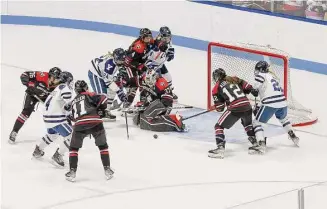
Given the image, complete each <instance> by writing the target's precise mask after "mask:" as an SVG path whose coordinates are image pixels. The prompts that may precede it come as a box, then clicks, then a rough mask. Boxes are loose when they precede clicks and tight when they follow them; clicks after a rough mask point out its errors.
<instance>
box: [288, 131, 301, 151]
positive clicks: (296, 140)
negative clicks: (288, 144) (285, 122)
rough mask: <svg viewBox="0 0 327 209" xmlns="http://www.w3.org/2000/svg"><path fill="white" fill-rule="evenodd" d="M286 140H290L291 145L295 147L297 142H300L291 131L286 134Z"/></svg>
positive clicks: (297, 144)
mask: <svg viewBox="0 0 327 209" xmlns="http://www.w3.org/2000/svg"><path fill="white" fill-rule="evenodd" d="M288 138H289V139H290V140H292V141H293V143H294V144H295V145H296V146H297V147H299V141H300V139H299V137H297V136H296V135H295V133H294V131H292V130H291V131H289V132H288Z"/></svg>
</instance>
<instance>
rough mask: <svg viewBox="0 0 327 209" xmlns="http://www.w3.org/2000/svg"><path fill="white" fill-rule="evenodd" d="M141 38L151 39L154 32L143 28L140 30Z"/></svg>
mask: <svg viewBox="0 0 327 209" xmlns="http://www.w3.org/2000/svg"><path fill="white" fill-rule="evenodd" d="M140 37H141V38H145V37H151V38H152V32H151V30H150V29H149V28H142V29H141V30H140Z"/></svg>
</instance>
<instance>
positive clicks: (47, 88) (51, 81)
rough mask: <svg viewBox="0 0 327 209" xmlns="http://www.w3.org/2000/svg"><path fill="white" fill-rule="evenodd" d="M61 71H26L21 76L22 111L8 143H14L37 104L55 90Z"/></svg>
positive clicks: (52, 69) (57, 69) (55, 68)
mask: <svg viewBox="0 0 327 209" xmlns="http://www.w3.org/2000/svg"><path fill="white" fill-rule="evenodd" d="M60 73H61V70H60V69H59V68H58V67H53V68H51V69H50V70H49V73H48V72H40V71H26V72H24V73H23V74H21V76H20V79H21V82H22V84H23V85H24V86H26V87H27V89H26V91H25V92H26V94H25V98H24V106H23V110H22V112H21V113H20V115H19V116H18V118H17V119H16V122H15V124H14V127H13V129H12V131H11V133H10V136H9V143H11V144H13V143H15V141H16V137H17V134H18V131H19V130H20V129H21V128H22V127H23V125H24V123H25V122H26V120H27V119H28V118H29V117H30V115H31V114H32V112H33V111H34V108H35V105H36V104H37V103H38V102H44V101H45V100H46V98H47V96H48V95H49V93H50V92H51V91H52V90H53V89H54V88H55V85H56V83H57V82H58V79H59V76H60Z"/></svg>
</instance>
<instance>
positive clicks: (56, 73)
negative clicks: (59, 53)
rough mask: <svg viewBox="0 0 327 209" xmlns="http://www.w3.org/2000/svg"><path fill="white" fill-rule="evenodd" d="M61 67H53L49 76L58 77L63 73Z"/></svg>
mask: <svg viewBox="0 0 327 209" xmlns="http://www.w3.org/2000/svg"><path fill="white" fill-rule="evenodd" d="M61 72H62V71H61V69H60V68H59V67H53V68H51V69H50V70H49V77H53V78H55V79H58V78H59V76H60V74H61Z"/></svg>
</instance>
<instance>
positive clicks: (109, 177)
mask: <svg viewBox="0 0 327 209" xmlns="http://www.w3.org/2000/svg"><path fill="white" fill-rule="evenodd" d="M113 177H114V175H110V176H106V179H107V181H109V180H110V179H112V178H113Z"/></svg>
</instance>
